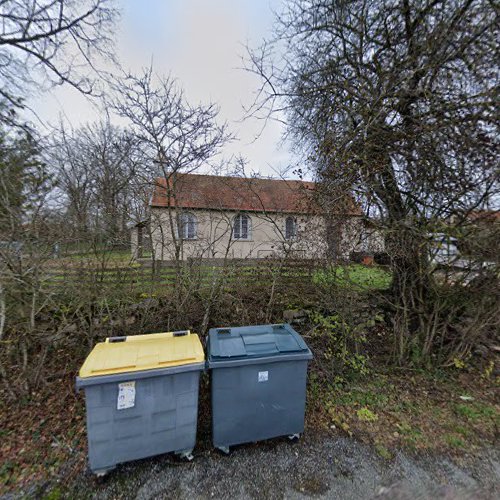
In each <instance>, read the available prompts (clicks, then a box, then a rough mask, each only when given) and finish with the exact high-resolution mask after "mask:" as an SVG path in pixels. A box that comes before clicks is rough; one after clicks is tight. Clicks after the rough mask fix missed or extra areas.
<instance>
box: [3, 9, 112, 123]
mask: <svg viewBox="0 0 500 500" xmlns="http://www.w3.org/2000/svg"><path fill="white" fill-rule="evenodd" d="M116 18H117V10H116V9H115V7H114V1H113V0H4V1H2V2H1V3H0V81H1V87H2V88H1V89H0V96H1V100H2V106H1V107H0V118H1V119H2V121H4V122H8V123H11V122H12V121H13V120H14V117H13V115H12V110H13V109H15V108H19V107H20V106H22V98H23V97H24V95H25V92H26V91H27V90H28V89H29V88H32V87H33V85H34V84H35V83H38V84H40V83H42V84H44V83H45V84H46V83H49V84H51V85H58V84H63V83H66V84H69V85H71V86H73V87H74V88H76V89H77V90H79V91H80V92H84V93H85V94H92V93H95V78H94V77H93V76H92V73H94V75H96V73H95V72H96V71H98V69H97V66H96V65H95V63H96V56H98V55H99V56H102V57H103V58H104V59H106V60H107V61H108V62H109V61H112V60H113V52H112V47H111V40H112V37H111V33H112V26H113V24H114V22H115V20H116Z"/></svg>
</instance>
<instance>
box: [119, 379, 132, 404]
mask: <svg viewBox="0 0 500 500" xmlns="http://www.w3.org/2000/svg"><path fill="white" fill-rule="evenodd" d="M134 406H135V382H122V383H121V384H118V401H117V403H116V409H117V410H125V409H127V408H133V407H134Z"/></svg>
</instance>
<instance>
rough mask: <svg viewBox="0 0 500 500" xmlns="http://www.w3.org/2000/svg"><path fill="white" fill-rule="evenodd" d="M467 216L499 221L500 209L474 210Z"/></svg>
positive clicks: (477, 219)
mask: <svg viewBox="0 0 500 500" xmlns="http://www.w3.org/2000/svg"><path fill="white" fill-rule="evenodd" d="M467 218H468V219H470V220H474V221H481V222H482V221H488V222H499V221H500V210H474V211H472V212H469V214H468V215H467Z"/></svg>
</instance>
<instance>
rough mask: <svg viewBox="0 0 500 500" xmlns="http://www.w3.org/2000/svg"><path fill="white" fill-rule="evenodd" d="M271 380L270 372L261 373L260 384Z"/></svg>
mask: <svg viewBox="0 0 500 500" xmlns="http://www.w3.org/2000/svg"><path fill="white" fill-rule="evenodd" d="M268 380H269V372H259V382H267V381H268Z"/></svg>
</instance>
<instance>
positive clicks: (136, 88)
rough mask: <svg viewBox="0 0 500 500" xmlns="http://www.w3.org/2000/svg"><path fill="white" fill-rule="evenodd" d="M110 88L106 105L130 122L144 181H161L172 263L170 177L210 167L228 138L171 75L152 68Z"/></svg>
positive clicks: (177, 243)
mask: <svg viewBox="0 0 500 500" xmlns="http://www.w3.org/2000/svg"><path fill="white" fill-rule="evenodd" d="M113 90H114V93H113V96H112V98H111V103H110V105H111V107H112V109H113V110H114V111H115V112H116V113H117V114H118V115H119V116H121V117H122V118H126V119H127V120H128V123H129V124H130V128H131V131H132V136H133V138H134V139H135V141H136V143H137V145H138V146H139V147H140V149H141V154H142V158H143V162H144V167H145V175H146V178H147V183H148V184H149V186H151V187H154V182H155V179H156V178H158V177H162V178H163V179H164V180H165V188H166V194H167V209H168V225H169V232H170V234H172V235H173V245H174V248H175V260H176V261H179V260H180V256H181V249H182V239H181V238H179V237H178V236H177V235H178V230H177V229H178V228H179V227H180V219H179V217H180V212H179V211H178V210H177V211H175V197H176V189H177V187H176V182H177V181H176V176H177V174H178V173H190V172H195V171H196V170H198V169H199V168H200V167H205V168H207V167H210V165H211V162H213V161H214V159H215V157H216V156H217V155H218V154H219V153H220V152H221V149H222V147H223V146H224V145H225V144H226V143H227V142H228V141H229V140H231V135H230V134H229V133H228V130H227V125H226V124H219V123H218V122H217V117H218V113H219V110H218V107H217V106H216V105H215V104H208V105H203V104H198V105H196V106H193V105H191V104H190V103H189V102H188V101H187V100H186V98H185V96H184V92H183V91H182V90H181V89H180V88H179V87H178V84H177V82H176V81H175V80H174V79H173V78H172V77H158V76H156V75H155V73H154V71H153V67H152V66H151V67H149V68H148V69H145V70H144V71H143V73H142V74H140V75H132V74H128V75H125V76H124V78H122V79H120V80H118V81H116V82H115V84H114V87H113ZM160 226H161V224H159V227H158V230H160V231H161V227H160ZM153 253H154V252H153Z"/></svg>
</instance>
